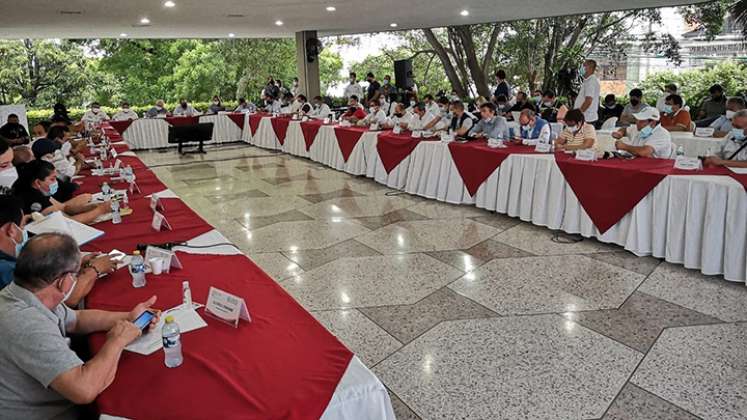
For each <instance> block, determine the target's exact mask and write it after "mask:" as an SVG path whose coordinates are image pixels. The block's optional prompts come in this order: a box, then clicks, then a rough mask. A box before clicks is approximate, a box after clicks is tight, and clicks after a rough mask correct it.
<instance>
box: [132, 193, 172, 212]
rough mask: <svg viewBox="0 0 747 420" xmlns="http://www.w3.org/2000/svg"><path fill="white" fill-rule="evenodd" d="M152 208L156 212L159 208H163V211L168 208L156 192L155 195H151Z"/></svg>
mask: <svg viewBox="0 0 747 420" xmlns="http://www.w3.org/2000/svg"><path fill="white" fill-rule="evenodd" d="M138 190H139V188H138ZM150 209H151V210H153V211H154V212H157V211H158V209H161V210H162V211H164V210H166V209H165V208H163V204H161V199H160V198H158V196H157V195H156V193H153V195H151V196H150Z"/></svg>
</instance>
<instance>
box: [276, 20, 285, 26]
mask: <svg viewBox="0 0 747 420" xmlns="http://www.w3.org/2000/svg"><path fill="white" fill-rule="evenodd" d="M275 25H277V26H283V21H282V20H276V21H275Z"/></svg>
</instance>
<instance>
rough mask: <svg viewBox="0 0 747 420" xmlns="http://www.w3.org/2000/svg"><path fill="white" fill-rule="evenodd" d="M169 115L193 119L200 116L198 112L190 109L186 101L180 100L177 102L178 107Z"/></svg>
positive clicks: (190, 106)
mask: <svg viewBox="0 0 747 420" xmlns="http://www.w3.org/2000/svg"><path fill="white" fill-rule="evenodd" d="M171 114H172V115H173V116H175V117H193V116H195V115H200V112H199V111H197V110H196V109H194V108H192V105H190V104H189V102H187V100H186V99H184V98H182V99H180V100H179V105H177V106H176V108H174V112H172V113H171Z"/></svg>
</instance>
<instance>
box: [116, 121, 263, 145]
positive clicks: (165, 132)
mask: <svg viewBox="0 0 747 420" xmlns="http://www.w3.org/2000/svg"><path fill="white" fill-rule="evenodd" d="M247 115H248V114H241V113H220V114H211V115H200V116H196V117H169V118H140V119H137V120H126V121H111V122H110V123H109V124H110V125H111V126H112V128H113V129H114V130H115V131H116V132H117V134H118V135H120V136H121V137H122V138H123V139H124V141H126V142H127V144H128V145H129V146H130V148H131V149H132V150H142V149H158V148H164V147H176V146H177V145H176V144H170V143H169V142H168V139H169V126H172V125H180V124H196V123H213V124H214V125H213V139H212V143H214V144H221V143H229V142H235V141H241V140H242V134H243V131H244V126H245V125H246V122H245V119H246V118H247Z"/></svg>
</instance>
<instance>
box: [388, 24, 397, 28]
mask: <svg viewBox="0 0 747 420" xmlns="http://www.w3.org/2000/svg"><path fill="white" fill-rule="evenodd" d="M389 26H391V27H392V28H396V27H397V24H396V23H390V24H389Z"/></svg>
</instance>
